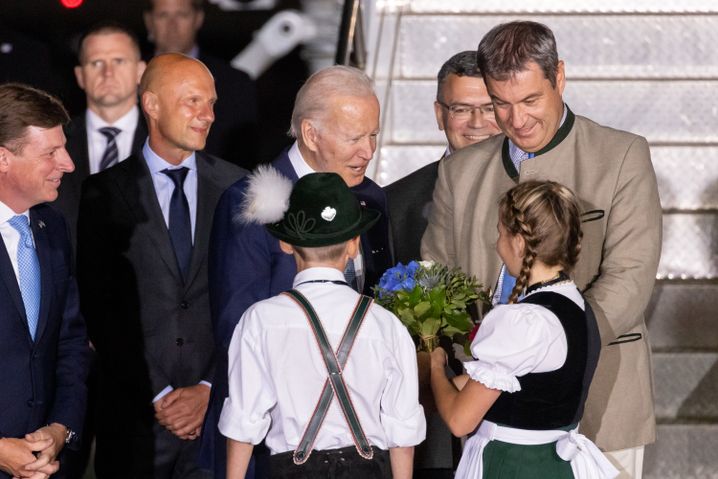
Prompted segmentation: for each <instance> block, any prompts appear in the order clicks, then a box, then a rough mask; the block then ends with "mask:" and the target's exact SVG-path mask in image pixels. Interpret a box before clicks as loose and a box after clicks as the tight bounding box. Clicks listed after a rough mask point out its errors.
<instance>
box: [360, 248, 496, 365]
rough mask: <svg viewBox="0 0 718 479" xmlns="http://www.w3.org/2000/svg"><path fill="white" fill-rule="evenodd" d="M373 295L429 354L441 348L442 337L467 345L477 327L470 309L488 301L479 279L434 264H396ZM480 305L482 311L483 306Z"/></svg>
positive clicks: (423, 262)
mask: <svg viewBox="0 0 718 479" xmlns="http://www.w3.org/2000/svg"><path fill="white" fill-rule="evenodd" d="M374 293H375V296H376V302H377V303H378V304H380V305H381V306H383V307H385V308H386V309H388V310H389V311H391V312H392V313H394V314H395V315H397V316H398V317H399V319H400V320H401V322H402V323H403V324H404V326H406V327H407V329H408V330H409V332H410V333H411V334H412V335H413V336H415V337H417V338H418V339H419V350H423V351H428V352H431V351H433V350H434V349H435V348H436V347H437V346H438V344H439V338H440V337H441V336H448V337H450V338H452V341H454V342H462V341H463V342H465V341H466V339H467V336H468V334H469V333H470V332H471V331H472V330H473V329H474V326H475V324H474V321H473V320H472V319H471V316H470V314H469V312H468V307H469V306H470V305H471V304H472V303H475V302H477V301H480V302H482V303H488V300H489V298H488V293H487V292H486V291H485V290H484V289H483V288H482V286H481V285H480V284H479V283H478V282H477V281H476V278H474V277H473V276H469V275H467V274H466V273H464V272H462V271H461V270H460V269H458V268H454V269H449V267H447V266H444V265H441V264H438V263H434V262H433V261H418V262H417V261H412V262H410V263H409V264H407V265H406V266H405V265H403V264H401V263H399V264H397V265H396V266H394V267H393V268H390V269H388V270H387V271H386V272H385V273H384V275H383V276H382V277H381V279H380V280H379V284H378V285H377V286H376V287H374ZM477 306H479V307H478V310H479V311H480V310H481V309H482V308H481V307H480V306H481V305H480V304H479V305H477ZM457 336H458V337H459V340H458V341H457ZM465 347H466V345H465Z"/></svg>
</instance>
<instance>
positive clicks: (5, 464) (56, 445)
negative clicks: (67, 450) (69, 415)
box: [0, 423, 67, 479]
mask: <svg viewBox="0 0 718 479" xmlns="http://www.w3.org/2000/svg"><path fill="white" fill-rule="evenodd" d="M66 432H67V429H66V428H65V426H63V425H61V424H57V423H53V424H52V425H50V426H45V427H42V428H40V429H38V430H37V431H35V432H33V433H30V434H27V435H26V436H25V437H24V438H22V439H15V438H3V439H0V469H2V470H3V471H5V472H7V473H8V474H11V475H12V476H13V477H21V478H31V479H46V478H48V477H50V476H51V475H52V474H54V473H55V472H57V470H58V469H59V468H60V463H59V462H58V461H57V460H56V458H57V455H58V454H59V452H60V451H61V450H62V447H63V446H64V445H65V434H66ZM35 453H37V456H36V455H35Z"/></svg>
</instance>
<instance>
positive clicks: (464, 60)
mask: <svg viewBox="0 0 718 479" xmlns="http://www.w3.org/2000/svg"><path fill="white" fill-rule="evenodd" d="M437 80H438V86H437V89H436V101H435V102H434V113H435V114H436V123H437V125H438V126H439V130H441V131H443V132H444V134H445V135H446V140H447V142H448V146H447V148H446V152H445V153H444V156H443V157H442V159H443V158H446V157H447V156H449V155H450V154H452V153H454V152H455V151H457V150H460V149H461V148H464V147H466V146H469V145H473V144H475V143H478V142H480V141H483V140H485V139H487V138H489V137H491V136H494V135H497V134H499V133H501V130H500V129H499V127H498V126H497V125H496V120H495V119H494V107H493V105H492V104H491V98H490V97H489V94H488V92H487V91H486V85H484V80H483V78H482V77H481V71H479V68H478V66H477V65H476V51H474V50H467V51H463V52H461V53H457V54H456V55H454V56H452V57H451V58H449V60H447V61H446V63H444V64H443V65H442V67H441V69H440V70H439V74H438V75H437ZM438 170H439V161H435V162H433V163H430V164H428V165H426V166H425V167H423V168H421V169H419V170H417V171H415V172H414V173H412V174H410V175H408V176H406V177H404V178H402V179H401V180H399V181H396V182H394V183H392V184H391V185H389V186H387V187H386V194H387V198H388V201H389V214H390V215H391V232H392V237H393V241H392V243H393V245H394V255H395V257H396V260H397V261H401V262H402V263H407V262H408V261H411V260H414V259H419V257H420V254H419V248H420V245H421V237H422V235H423V234H424V230H426V225H427V221H428V217H429V210H430V207H431V193H432V191H433V190H434V183H435V182H436V176H437V172H438Z"/></svg>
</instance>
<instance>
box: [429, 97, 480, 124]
mask: <svg viewBox="0 0 718 479" xmlns="http://www.w3.org/2000/svg"><path fill="white" fill-rule="evenodd" d="M436 102H437V103H438V104H439V105H441V106H442V107H444V108H446V109H447V110H449V115H451V118H452V119H454V120H468V119H469V118H470V117H471V115H472V114H473V113H474V111H475V110H479V113H480V114H481V116H483V117H485V118H490V119H493V118H494V105H492V104H489V105H482V106H475V105H466V104H464V103H458V104H456V105H447V104H446V103H444V102H443V101H439V100H436Z"/></svg>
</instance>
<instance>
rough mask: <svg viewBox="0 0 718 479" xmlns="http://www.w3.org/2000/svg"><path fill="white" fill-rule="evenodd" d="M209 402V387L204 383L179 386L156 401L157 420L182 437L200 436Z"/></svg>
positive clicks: (193, 437)
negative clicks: (184, 386)
mask: <svg viewBox="0 0 718 479" xmlns="http://www.w3.org/2000/svg"><path fill="white" fill-rule="evenodd" d="M208 402H209V387H208V386H206V385H204V384H197V385H196V386H189V387H186V388H177V389H175V390H174V391H172V392H171V393H169V394H167V395H166V396H165V397H163V398H162V399H160V400H159V401H157V402H156V403H155V417H156V418H157V421H158V422H159V423H160V424H161V425H163V426H164V427H166V428H167V429H168V430H169V431H170V432H172V433H173V434H174V435H175V436H177V437H179V438H180V439H185V440H194V439H197V437H198V436H199V433H200V430H201V428H202V421H203V420H204V414H205V413H206V412H207V404H208Z"/></svg>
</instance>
